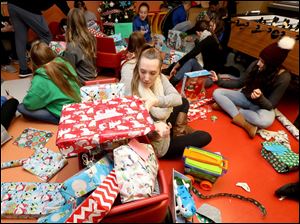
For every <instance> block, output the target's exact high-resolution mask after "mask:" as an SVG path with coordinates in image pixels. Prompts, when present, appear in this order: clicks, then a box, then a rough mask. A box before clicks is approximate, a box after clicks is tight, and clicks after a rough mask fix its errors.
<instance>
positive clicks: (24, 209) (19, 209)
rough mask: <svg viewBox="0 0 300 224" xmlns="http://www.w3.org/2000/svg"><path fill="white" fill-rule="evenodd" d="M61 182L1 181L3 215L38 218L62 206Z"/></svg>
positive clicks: (63, 200)
mask: <svg viewBox="0 0 300 224" xmlns="http://www.w3.org/2000/svg"><path fill="white" fill-rule="evenodd" d="M60 188H61V184H60V183H30V182H14V183H10V182H9V183H8V182H7V183H1V217H5V218H37V217H40V216H42V215H47V214H48V213H49V209H51V208H56V207H59V206H62V205H63V204H64V203H65V199H64V197H63V196H62V194H61V193H60V192H59V189H60Z"/></svg>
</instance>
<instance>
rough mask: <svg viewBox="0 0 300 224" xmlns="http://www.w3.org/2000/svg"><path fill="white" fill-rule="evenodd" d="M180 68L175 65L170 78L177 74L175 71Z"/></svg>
mask: <svg viewBox="0 0 300 224" xmlns="http://www.w3.org/2000/svg"><path fill="white" fill-rule="evenodd" d="M179 67H180V65H179V64H178V63H177V64H176V65H175V66H174V67H173V68H172V70H171V72H170V78H172V77H173V76H174V75H176V73H177V69H178V68H179Z"/></svg>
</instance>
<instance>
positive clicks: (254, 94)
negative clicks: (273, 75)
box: [251, 89, 262, 100]
mask: <svg viewBox="0 0 300 224" xmlns="http://www.w3.org/2000/svg"><path fill="white" fill-rule="evenodd" d="M261 95H262V92H261V90H260V89H255V90H253V92H252V93H251V99H253V100H255V99H257V98H259V97H260V96H261Z"/></svg>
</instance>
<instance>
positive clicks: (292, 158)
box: [261, 142, 299, 173]
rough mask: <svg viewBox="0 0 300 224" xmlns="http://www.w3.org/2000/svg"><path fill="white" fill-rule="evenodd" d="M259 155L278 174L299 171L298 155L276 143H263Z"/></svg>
mask: <svg viewBox="0 0 300 224" xmlns="http://www.w3.org/2000/svg"><path fill="white" fill-rule="evenodd" d="M262 146H263V147H262V150H261V155H262V156H263V157H264V158H265V159H266V160H267V161H268V162H269V163H270V164H271V165H272V167H273V168H274V169H275V170H276V171H277V172H278V173H286V172H290V171H294V170H298V169H299V154H296V153H294V152H293V151H292V150H290V149H289V148H287V147H286V146H284V145H282V144H280V143H278V142H263V143H262Z"/></svg>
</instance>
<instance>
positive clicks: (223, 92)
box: [213, 89, 275, 128]
mask: <svg viewBox="0 0 300 224" xmlns="http://www.w3.org/2000/svg"><path fill="white" fill-rule="evenodd" d="M213 98H214V100H215V101H216V102H217V104H218V105H219V106H220V107H221V108H222V109H223V110H224V111H225V112H226V113H228V114H229V115H230V116H231V117H232V118H233V117H235V116H236V115H238V114H239V113H241V114H242V115H243V116H244V118H245V119H246V121H248V122H250V123H251V124H253V125H255V126H257V127H259V128H267V127H269V126H271V125H272V124H273V122H274V119H275V112H274V110H266V109H261V108H260V107H259V106H258V105H255V104H253V103H252V102H250V101H249V100H248V99H247V98H246V97H245V95H244V94H243V93H242V92H241V91H239V90H231V89H216V90H215V91H214V92H213ZM237 107H239V109H238V108H237Z"/></svg>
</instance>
